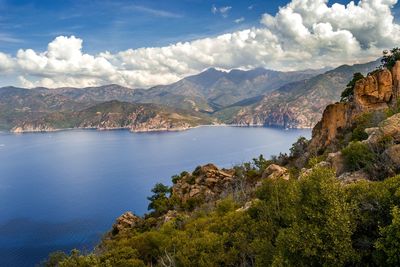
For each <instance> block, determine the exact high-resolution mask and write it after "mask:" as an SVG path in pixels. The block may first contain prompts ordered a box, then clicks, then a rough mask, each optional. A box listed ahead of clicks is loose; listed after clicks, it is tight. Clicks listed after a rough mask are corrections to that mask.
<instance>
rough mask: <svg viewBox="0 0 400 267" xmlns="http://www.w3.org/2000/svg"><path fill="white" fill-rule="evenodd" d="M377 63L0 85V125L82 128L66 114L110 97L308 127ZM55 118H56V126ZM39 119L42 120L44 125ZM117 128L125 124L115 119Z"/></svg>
mask: <svg viewBox="0 0 400 267" xmlns="http://www.w3.org/2000/svg"><path fill="white" fill-rule="evenodd" d="M378 65H379V62H378V61H374V62H370V63H366V64H358V65H354V66H348V65H343V66H341V67H339V68H336V69H334V70H330V71H327V72H325V70H306V71H296V72H280V71H272V70H267V69H263V68H257V69H253V70H248V71H244V70H231V71H229V72H226V71H221V70H217V69H214V68H211V69H208V70H206V71H204V72H201V73H199V74H197V75H193V76H189V77H186V78H184V79H182V80H180V81H178V82H175V83H173V84H170V85H160V86H155V87H152V88H150V89H130V88H126V87H122V86H119V85H114V84H111V85H106V86H100V87H88V88H70V87H66V88H58V89H48V88H42V87H40V88H34V89H24V88H17V87H3V88H0V129H8V130H9V129H11V128H15V127H16V126H17V125H18V126H21V125H25V126H23V127H21V128H22V131H24V130H23V129H25V128H29V127H30V126H32V125H31V124H32V123H33V124H35V123H36V124H37V125H41V126H43V127H44V128H46V127H47V126H45V125H47V124H46V123H47V122H51V123H50V124H49V125H48V126H49V127H50V128H60V126H62V125H64V126H63V127H62V128H69V127H86V126H81V125H82V123H83V122H82V121H79V122H76V123H72V124H71V122H72V119H71V118H70V117H69V116H72V114H74V115H73V116H80V117H82V116H83V117H85V116H86V113H87V111H88V108H90V107H94V106H97V107H98V105H99V104H101V103H104V102H109V101H112V100H117V101H120V102H126V103H125V104H124V105H125V106H126V105H127V103H137V104H139V103H140V104H153V105H149V106H146V107H147V109H154V111H155V112H159V111H160V110H161V109H165V108H166V106H168V107H170V108H171V109H176V108H177V109H180V110H179V114H184V113H185V114H187V115H188V116H196V117H201V118H203V119H205V121H204V122H205V123H209V122H210V121H214V122H215V121H216V119H218V121H219V122H224V123H227V124H235V125H243V126H247V125H266V126H280V127H289V128H291V127H296V128H304V127H307V128H311V127H313V126H314V125H315V124H316V122H317V121H318V120H319V119H320V114H321V112H322V110H323V109H324V108H325V106H326V105H328V104H330V103H333V102H336V101H338V99H339V97H340V94H341V92H342V91H343V89H344V88H345V85H346V84H347V83H348V81H349V80H350V79H351V77H352V75H353V73H354V72H363V73H367V72H369V71H371V70H373V69H374V68H375V67H376V66H378ZM79 112H83V113H79ZM193 112H194V113H193ZM199 112H200V113H202V114H200V113H199ZM125 115H126V114H125ZM125 115H124V116H125ZM93 118H94V117H93ZM210 118H214V119H210ZM56 119H57V120H60V121H61V122H60V123H59V125H58V124H57V123H56ZM43 120H44V122H46V123H44V124H43V123H42V122H43ZM200 122H202V120H199V123H200ZM53 125H54V127H53ZM57 125H58V126H57ZM89 125H91V126H93V128H102V127H101V125H100V124H98V123H96V121H91V124H90V123H89V124H88V126H87V127H91V126H89ZM117 126H121V127H127V125H124V124H122V125H119V124H118V123H115V127H117ZM113 127H114V126H113ZM33 128H35V127H33ZM37 128H40V127H37Z"/></svg>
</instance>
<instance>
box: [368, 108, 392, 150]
mask: <svg viewBox="0 0 400 267" xmlns="http://www.w3.org/2000/svg"><path fill="white" fill-rule="evenodd" d="M367 133H368V136H369V137H368V140H367V142H368V143H375V144H376V143H378V142H379V141H381V140H382V139H383V138H385V137H390V138H391V139H392V140H393V142H395V143H400V113H397V114H395V115H393V116H391V117H389V118H387V119H386V120H384V121H382V122H381V123H380V124H379V126H378V127H375V128H370V129H367Z"/></svg>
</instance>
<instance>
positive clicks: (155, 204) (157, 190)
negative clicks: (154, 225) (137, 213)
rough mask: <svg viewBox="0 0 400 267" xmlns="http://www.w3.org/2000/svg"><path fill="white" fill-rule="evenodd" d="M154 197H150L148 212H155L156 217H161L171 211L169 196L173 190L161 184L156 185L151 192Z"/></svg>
mask: <svg viewBox="0 0 400 267" xmlns="http://www.w3.org/2000/svg"><path fill="white" fill-rule="evenodd" d="M151 192H153V195H152V196H151V197H148V198H147V199H148V200H150V204H149V206H148V210H153V211H154V213H155V215H157V216H158V215H161V214H163V213H165V212H167V211H168V210H169V209H170V203H169V196H170V194H171V188H170V187H168V186H166V185H163V184H161V183H158V184H156V185H155V186H154V187H153V189H152V190H151Z"/></svg>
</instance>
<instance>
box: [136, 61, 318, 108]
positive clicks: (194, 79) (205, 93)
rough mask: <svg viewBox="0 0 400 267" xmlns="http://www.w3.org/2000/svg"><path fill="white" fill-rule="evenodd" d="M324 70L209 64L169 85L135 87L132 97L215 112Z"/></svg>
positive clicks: (141, 101)
mask: <svg viewBox="0 0 400 267" xmlns="http://www.w3.org/2000/svg"><path fill="white" fill-rule="evenodd" d="M321 72H323V70H307V71H295V72H280V71H272V70H267V69H263V68H257V69H253V70H248V71H244V70H231V71H228V72H226V71H221V70H217V69H215V68H210V69H208V70H206V71H204V72H202V73H199V74H197V75H194V76H189V77H186V78H184V79H182V80H180V81H178V82H176V83H173V84H170V85H163V86H156V87H153V88H150V89H147V90H145V89H141V90H135V93H134V100H133V101H134V102H139V103H158V104H164V105H169V106H174V107H179V108H184V109H192V110H197V111H203V112H208V113H212V112H215V111H218V110H220V109H221V108H224V107H227V106H229V105H232V104H234V103H237V102H240V101H243V100H245V99H248V98H251V97H257V96H259V95H262V94H266V93H268V92H270V91H272V90H275V89H278V88H279V87H281V86H283V85H285V84H287V83H290V82H294V81H300V80H304V79H307V78H310V77H313V76H315V75H317V74H319V73H321Z"/></svg>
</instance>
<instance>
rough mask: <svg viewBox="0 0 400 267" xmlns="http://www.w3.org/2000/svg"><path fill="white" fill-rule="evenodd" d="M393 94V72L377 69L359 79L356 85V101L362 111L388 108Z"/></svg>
mask: <svg viewBox="0 0 400 267" xmlns="http://www.w3.org/2000/svg"><path fill="white" fill-rule="evenodd" d="M392 94H393V79H392V73H391V72H390V71H389V70H387V69H384V70H381V71H377V72H375V73H374V74H372V75H368V76H367V77H366V78H364V79H361V80H359V81H358V82H357V83H356V86H355V87H354V102H355V104H356V106H357V108H358V109H360V110H362V111H368V110H377V109H384V108H388V107H389V106H388V104H389V102H390V100H391V98H392Z"/></svg>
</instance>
